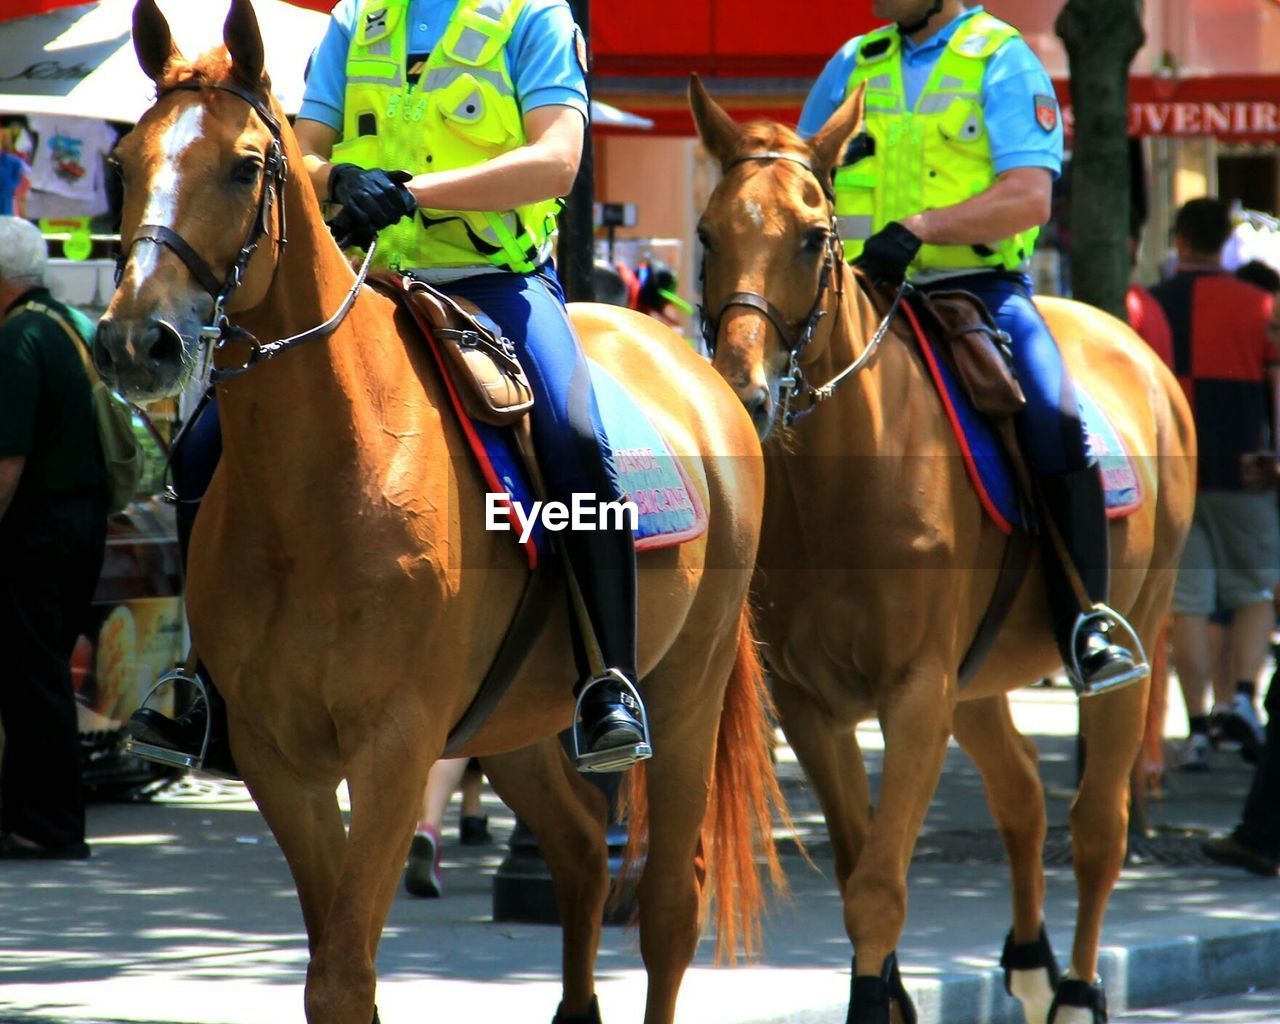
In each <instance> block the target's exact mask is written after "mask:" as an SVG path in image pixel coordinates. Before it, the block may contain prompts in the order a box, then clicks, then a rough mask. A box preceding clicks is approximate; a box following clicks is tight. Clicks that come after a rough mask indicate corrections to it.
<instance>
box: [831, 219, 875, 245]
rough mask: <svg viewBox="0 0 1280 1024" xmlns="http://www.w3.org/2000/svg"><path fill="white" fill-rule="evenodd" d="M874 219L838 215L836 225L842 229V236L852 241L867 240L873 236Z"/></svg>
mask: <svg viewBox="0 0 1280 1024" xmlns="http://www.w3.org/2000/svg"><path fill="white" fill-rule="evenodd" d="M871 225H872V220H871V218H870V217H837V218H836V226H837V227H838V228H839V229H840V237H841V238H847V239H850V240H851V241H863V242H865V241H866V240H867V239H868V238H870V237H871Z"/></svg>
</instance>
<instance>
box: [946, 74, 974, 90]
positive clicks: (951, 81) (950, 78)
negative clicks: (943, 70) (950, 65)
mask: <svg viewBox="0 0 1280 1024" xmlns="http://www.w3.org/2000/svg"><path fill="white" fill-rule="evenodd" d="M968 84H969V83H968V82H966V81H965V80H964V79H963V78H957V77H956V76H955V75H943V76H942V77H941V78H940V79H938V88H939V89H943V90H946V91H950V90H953V89H963V88H964V87H965V86H966V85H968Z"/></svg>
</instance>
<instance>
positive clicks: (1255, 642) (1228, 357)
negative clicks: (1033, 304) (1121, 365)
mask: <svg viewBox="0 0 1280 1024" xmlns="http://www.w3.org/2000/svg"><path fill="white" fill-rule="evenodd" d="M1230 234H1231V219H1230V216H1229V212H1228V209H1227V206H1226V204H1225V203H1223V202H1221V201H1220V200H1217V199H1208V198H1205V199H1193V200H1191V202H1189V203H1187V204H1185V205H1184V206H1183V207H1182V208H1181V209H1180V210H1179V211H1178V215H1177V218H1176V220H1175V222H1174V237H1175V242H1176V244H1177V247H1178V266H1177V271H1176V273H1175V274H1174V276H1173V277H1171V278H1170V279H1169V280H1167V281H1163V282H1161V283H1160V284H1158V285H1156V286H1155V287H1154V288H1152V289H1151V292H1152V294H1153V295H1154V296H1155V298H1156V301H1158V302H1159V303H1160V305H1161V307H1162V308H1163V309H1164V312H1165V315H1166V316H1167V317H1168V320H1169V325H1170V327H1171V328H1172V332H1173V369H1174V373H1176V374H1177V376H1178V379H1179V381H1180V382H1181V383H1182V387H1183V390H1184V391H1185V392H1186V395H1187V399H1188V400H1189V401H1190V403H1191V410H1192V414H1193V415H1194V417H1195V424H1196V433H1197V435H1198V439H1199V452H1200V455H1199V465H1198V474H1199V478H1198V483H1199V491H1198V493H1197V495H1196V510H1195V517H1194V519H1193V521H1192V524H1191V533H1190V535H1189V536H1188V538H1187V546H1186V549H1185V550H1184V552H1183V556H1182V562H1181V564H1180V565H1179V567H1178V581H1177V586H1176V587H1175V590H1174V597H1173V610H1174V621H1173V660H1174V666H1175V667H1176V668H1177V671H1178V677H1179V679H1180V680H1181V682H1182V692H1183V696H1184V698H1185V699H1186V702H1187V716H1188V718H1189V719H1190V722H1191V736H1190V737H1189V740H1188V745H1187V747H1186V749H1185V750H1184V753H1183V767H1198V768H1202V769H1203V768H1206V767H1208V749H1209V737H1208V728H1209V717H1208V715H1207V714H1206V708H1205V706H1204V705H1205V692H1206V689H1207V687H1208V684H1209V681H1210V678H1211V675H1212V664H1211V657H1210V645H1209V642H1208V623H1209V618H1208V617H1209V615H1210V614H1211V613H1213V612H1215V611H1216V610H1222V611H1226V612H1230V613H1232V619H1231V630H1230V633H1229V644H1230V658H1231V673H1232V678H1233V679H1234V680H1235V681H1236V693H1235V694H1234V695H1233V694H1232V693H1231V690H1230V683H1231V679H1227V680H1223V681H1222V685H1221V686H1220V688H1219V691H1218V693H1217V695H1216V696H1217V702H1216V705H1215V709H1214V710H1215V717H1216V718H1217V719H1218V721H1220V722H1221V724H1222V729H1223V731H1224V733H1225V734H1226V735H1227V736H1228V737H1230V738H1232V739H1238V740H1240V741H1241V743H1242V745H1243V746H1244V748H1245V750H1246V753H1249V754H1250V755H1251V756H1255V757H1256V755H1257V753H1258V751H1259V748H1260V746H1261V743H1260V740H1259V736H1258V733H1259V729H1258V725H1257V713H1256V711H1255V709H1254V688H1255V686H1256V680H1257V677H1258V673H1259V671H1260V670H1261V668H1262V663H1263V660H1264V659H1265V657H1266V653H1267V643H1268V641H1269V639H1270V635H1271V628H1272V625H1273V622H1274V614H1273V611H1272V594H1273V592H1274V591H1275V588H1276V584H1277V583H1278V582H1280V518H1278V516H1277V509H1276V498H1275V484H1274V480H1275V474H1274V472H1268V473H1258V472H1257V469H1258V468H1259V467H1260V466H1261V465H1262V464H1265V465H1266V466H1267V467H1268V468H1271V469H1273V468H1274V465H1275V459H1276V456H1275V447H1276V442H1277V433H1278V431H1277V430H1276V429H1275V427H1276V424H1275V423H1273V422H1272V418H1273V417H1274V416H1280V403H1277V401H1276V399H1277V398H1278V397H1280V387H1278V385H1280V370H1277V366H1276V363H1277V359H1278V358H1280V350H1278V349H1277V346H1276V344H1275V342H1274V340H1273V339H1272V338H1271V336H1270V332H1269V329H1268V328H1269V324H1270V321H1271V312H1272V305H1273V300H1272V297H1271V296H1270V295H1268V294H1267V293H1266V292H1264V291H1263V290H1262V289H1259V288H1255V287H1253V286H1252V285H1249V284H1246V283H1244V282H1243V281H1240V280H1237V279H1236V278H1234V277H1232V276H1231V275H1230V274H1227V273H1226V272H1225V271H1223V269H1222V266H1221V262H1220V256H1221V252H1222V247H1223V245H1224V244H1225V243H1226V241H1227V239H1228V237H1229V236H1230ZM1255 479H1256V480H1257V481H1259V482H1258V483H1254V481H1255Z"/></svg>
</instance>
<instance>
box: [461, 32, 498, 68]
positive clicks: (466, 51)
mask: <svg viewBox="0 0 1280 1024" xmlns="http://www.w3.org/2000/svg"><path fill="white" fill-rule="evenodd" d="M488 45H489V36H488V34H486V33H484V32H481V31H479V30H478V29H474V28H464V29H463V30H462V31H461V32H459V33H458V41H457V42H456V43H454V44H453V55H454V56H455V57H457V58H458V59H459V60H465V61H471V62H473V63H474V62H475V61H478V60H479V59H480V55H481V54H482V53H484V48H485V47H486V46H488Z"/></svg>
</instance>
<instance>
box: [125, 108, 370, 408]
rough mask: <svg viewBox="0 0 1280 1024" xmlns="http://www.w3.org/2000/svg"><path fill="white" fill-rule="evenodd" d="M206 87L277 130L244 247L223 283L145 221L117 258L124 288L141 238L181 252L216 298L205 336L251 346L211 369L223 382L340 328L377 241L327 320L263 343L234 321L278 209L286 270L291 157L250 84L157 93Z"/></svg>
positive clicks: (167, 232) (189, 250) (181, 243)
mask: <svg viewBox="0 0 1280 1024" xmlns="http://www.w3.org/2000/svg"><path fill="white" fill-rule="evenodd" d="M204 89H218V90H220V91H222V92H229V93H231V95H233V96H238V97H239V98H240V99H242V100H244V102H245V103H247V104H249V106H250V107H252V108H253V110H254V113H256V114H257V115H258V116H259V117H260V118H262V121H263V123H264V124H265V125H266V126H267V128H268V130H269V131H270V132H271V145H270V146H268V147H267V153H266V158H265V162H264V164H263V169H262V174H263V184H262V191H261V192H260V193H259V195H258V209H257V211H256V213H255V214H254V217H253V222H252V223H251V224H250V226H249V234H248V237H246V238H245V240H244V244H243V245H241V246H240V252H239V253H238V254H237V255H236V258H235V261H234V262H233V263H232V265H231V269H230V270H229V271H228V272H227V276H226V278H225V279H223V280H222V282H221V283H219V281H218V278H217V275H216V274H214V272H213V270H212V269H211V268H210V267H209V263H208V261H207V260H205V258H204V257H203V256H201V255H200V254H199V253H198V252H196V250H195V248H194V247H193V246H192V245H191V244H190V243H189V242H187V240H186V239H185V238H183V237H182V236H181V235H180V234H178V232H176V231H174V230H173V229H172V228H170V227H167V226H166V225H164V224H142V225H139V227H138V230H137V231H135V232H134V234H133V238H132V239H130V241H129V245H128V246H127V247H125V248H124V249H122V250H121V253H120V258H119V259H118V260H117V261H116V286H117V287H119V284H120V279H121V278H122V277H123V276H124V267H125V264H126V263H127V262H128V260H129V256H130V254H131V253H132V252H133V247H134V246H135V245H137V244H138V243H139V242H143V241H149V242H153V243H155V244H156V245H160V246H163V247H165V248H167V249H170V250H171V251H172V252H173V253H174V254H176V255H177V257H178V259H180V260H182V262H183V264H184V265H185V266H186V268H187V270H189V271H190V272H191V276H192V277H194V278H195V279H196V281H197V282H199V284H200V287H202V288H203V289H204V290H205V291H206V292H208V294H209V297H210V298H212V299H213V314H212V315H211V317H210V319H209V322H208V323H207V324H205V325H204V326H203V327H201V328H200V337H201V339H202V340H205V341H209V342H212V343H213V345H214V347H215V348H222V347H224V346H225V345H227V344H230V343H233V342H242V343H244V344H247V345H248V346H249V357H248V359H247V360H246V361H245V363H244V365H242V366H234V367H226V368H209V380H210V382H211V383H212V384H218V383H221V382H223V381H225V380H230V379H231V378H233V377H239V376H240V375H241V374H244V373H247V372H248V371H249V370H251V369H253V367H254V366H256V365H257V364H258V363H260V362H264V361H265V360H267V359H270V358H272V357H273V356H277V355H279V354H280V353H281V352H283V351H285V350H286V349H288V348H291V347H292V346H294V345H296V344H298V343H299V342H303V341H312V340H314V339H316V338H324V337H327V336H329V335H330V334H332V333H333V332H334V331H335V330H337V328H338V325H339V324H341V323H342V321H343V320H344V319H345V318H346V315H347V313H348V311H349V310H350V309H351V306H352V304H353V303H354V302H355V299H356V295H357V294H359V291H360V288H361V286H362V285H363V284H364V280H365V277H366V275H367V274H368V272H369V265H370V262H371V261H372V259H373V253H374V250H375V249H376V248H377V243H376V242H375V243H373V244H371V245H370V246H369V251H368V253H367V254H366V256H365V259H364V263H363V265H362V266H361V267H360V271H359V273H358V274H357V276H356V280H355V283H354V284H353V285H352V286H351V289H350V290H349V291H348V292H347V295H346V298H345V299H344V300H343V301H342V304H341V305H340V306H339V307H338V310H337V311H336V312H335V313H334V314H333V316H331V317H329V319H327V320H326V321H325V322H324V323H322V324H319V325H318V326H316V327H312V328H310V329H309V330H306V331H303V332H301V333H300V334H295V335H292V336H291V337H288V338H281V339H279V340H277V341H272V342H267V343H263V342H260V341H259V340H258V339H257V338H255V337H254V336H253V335H252V334H251V333H249V332H248V331H246V330H244V329H243V328H240V327H236V326H235V325H234V324H232V323H231V321H230V320H229V319H228V318H227V315H226V313H225V312H224V309H225V307H226V304H227V300H228V299H230V298H231V295H232V293H233V292H235V290H236V289H237V288H239V287H240V285H241V283H242V282H243V281H244V274H245V270H246V269H247V268H248V266H249V261H250V260H251V259H253V254H254V253H255V252H257V251H258V245H259V244H260V243H261V242H262V239H263V237H264V236H269V235H270V230H271V219H272V217H271V215H272V210H273V208H274V210H275V218H276V226H277V231H276V236H275V239H276V246H277V247H278V249H279V255H278V256H277V258H276V264H275V268H274V270H273V272H272V276H273V279H274V275H275V274H276V273H278V272H279V270H280V263H281V261H282V259H283V256H284V248H285V245H286V244H287V242H288V239H287V237H286V235H285V198H284V187H285V183H286V182H287V181H288V180H289V161H288V159H287V158H286V157H285V155H284V143H283V141H282V139H281V134H280V122H279V121H278V120H276V117H275V115H274V114H272V112H271V109H270V107H268V105H267V103H266V102H265V101H263V100H262V99H261V98H260V97H259V96H257V95H255V94H254V93H253V92H251V91H250V90H248V89H245V88H243V87H241V86H239V85H236V84H235V83H234V82H185V83H183V84H182V85H175V86H171V87H170V88H168V89H165V90H163V91H162V92H160V93H159V94H158V95H157V96H156V99H157V100H159V99H160V97H162V96H167V95H168V94H169V93H171V92H201V91H202V90H204ZM169 329H170V330H171V331H173V333H174V334H175V335H176V334H178V331H177V330H176V329H174V328H173V327H169ZM194 419H195V417H192V420H191V421H189V422H194Z"/></svg>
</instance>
